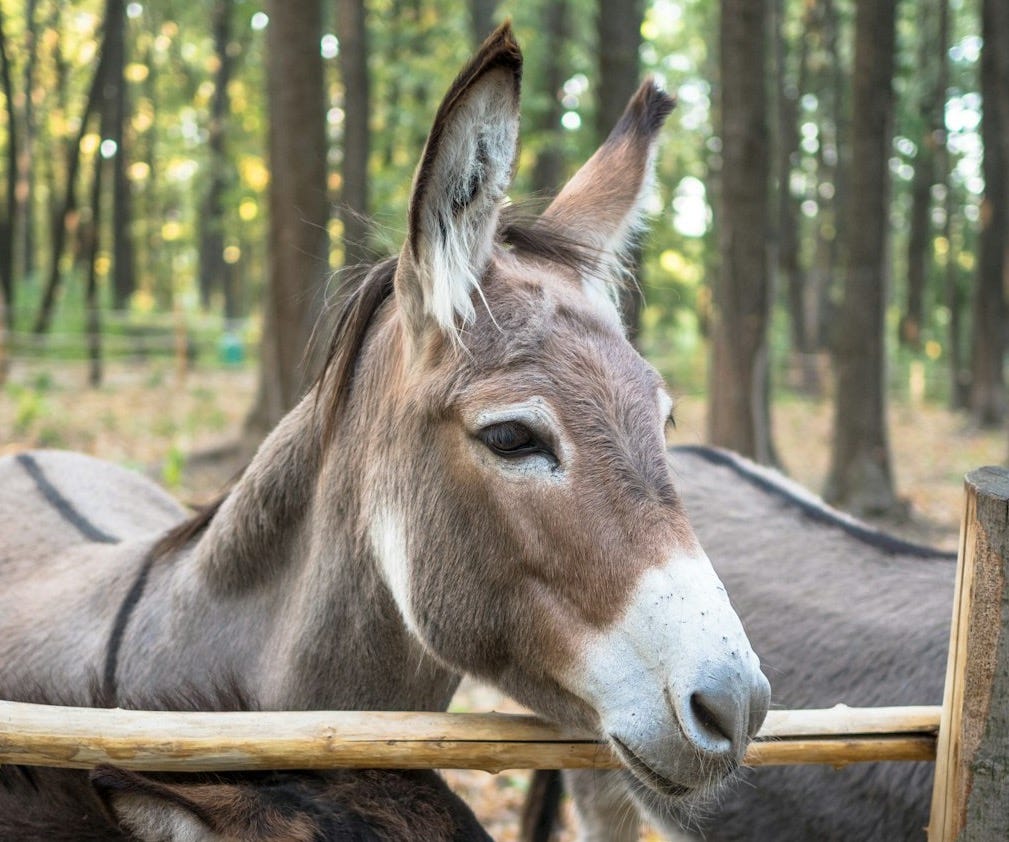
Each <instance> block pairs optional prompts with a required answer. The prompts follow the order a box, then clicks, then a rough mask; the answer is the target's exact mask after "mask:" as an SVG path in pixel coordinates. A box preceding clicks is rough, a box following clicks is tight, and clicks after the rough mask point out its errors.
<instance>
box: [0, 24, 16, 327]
mask: <svg viewBox="0 0 1009 842" xmlns="http://www.w3.org/2000/svg"><path fill="white" fill-rule="evenodd" d="M3 23H4V21H3V14H2V12H0V84H2V87H3V93H4V99H5V100H6V111H7V191H6V193H7V201H6V205H5V209H4V213H3V218H0V286H2V287H3V290H2V292H0V294H2V295H3V297H4V299H5V301H6V306H5V313H4V316H5V318H6V320H7V326H8V327H13V324H14V306H13V305H14V225H15V222H16V220H17V217H18V212H17V169H18V141H17V139H18V132H17V124H16V120H15V116H14V115H15V109H14V85H13V84H12V82H11V67H10V57H9V54H8V51H7V38H6V36H5V34H4V27H3Z"/></svg>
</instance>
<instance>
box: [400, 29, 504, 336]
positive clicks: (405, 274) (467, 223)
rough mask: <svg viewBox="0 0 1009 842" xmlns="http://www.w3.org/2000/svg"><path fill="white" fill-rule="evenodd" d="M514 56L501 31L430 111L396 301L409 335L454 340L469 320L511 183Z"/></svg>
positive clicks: (417, 173)
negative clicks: (438, 333) (431, 332)
mask: <svg viewBox="0 0 1009 842" xmlns="http://www.w3.org/2000/svg"><path fill="white" fill-rule="evenodd" d="M521 76H522V53H521V51H520V50H519V47H518V44H516V43H515V39H514V36H513V35H512V31H511V26H510V24H508V23H504V24H502V25H501V26H500V27H499V28H498V29H497V31H495V32H494V33H493V34H492V35H491V36H490V37H489V38H488V39H487V40H486V41H485V42H484V44H483V46H482V47H481V48H480V50H479V51H478V52H477V54H476V56H474V57H473V59H472V60H471V61H470V63H469V64H468V65H467V66H466V67H465V68H464V69H463V71H462V72H461V73H460V74H459V76H458V78H457V79H456V80H455V82H454V83H453V84H452V87H451V88H449V91H448V93H447V94H446V95H445V99H444V100H443V101H442V103H441V106H440V107H439V108H438V113H437V115H436V116H435V120H434V125H433V126H432V128H431V133H430V135H429V136H428V139H427V144H426V145H425V147H424V154H423V156H422V158H421V161H420V165H419V166H418V168H417V172H416V175H415V176H414V180H413V194H412V196H411V198H410V211H409V220H408V223H409V224H408V233H407V241H406V244H405V245H404V246H403V251H402V253H401V255H400V261H399V268H398V270H397V275H396V296H397V299H398V300H399V303H400V307H401V309H402V311H403V313H404V316H405V318H406V322H407V327H408V330H409V331H410V332H411V333H412V334H413V335H414V336H415V337H417V336H420V335H421V333H422V331H424V330H425V329H426V327H427V326H428V325H429V324H431V323H433V324H434V325H436V326H437V327H438V328H440V329H441V330H443V331H445V332H447V333H449V334H450V335H453V336H454V335H455V331H456V326H457V323H458V322H459V321H461V323H462V324H466V323H468V322H470V321H472V320H473V318H474V317H475V315H476V314H475V310H474V307H473V302H472V298H471V296H472V293H473V291H474V290H475V289H476V288H477V286H478V284H479V280H480V276H481V275H482V274H483V272H484V270H485V269H486V267H487V263H488V261H489V259H490V254H491V249H492V246H493V242H494V232H495V229H496V227H497V217H498V210H499V208H500V205H501V201H502V199H503V198H504V196H505V192H506V191H507V189H508V186H509V184H510V183H511V178H512V171H513V169H514V164H515V157H516V145H517V140H518V125H519V87H520V81H521Z"/></svg>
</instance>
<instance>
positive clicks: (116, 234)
mask: <svg viewBox="0 0 1009 842" xmlns="http://www.w3.org/2000/svg"><path fill="white" fill-rule="evenodd" d="M107 9H108V11H107V13H106V14H107V17H106V20H105V47H104V49H106V50H108V51H109V52H110V55H109V59H108V62H109V63H108V68H107V72H108V77H107V78H106V82H105V92H104V95H105V111H106V112H107V113H108V114H109V119H108V122H107V130H106V131H103V132H102V136H103V137H105V138H108V139H110V140H111V141H112V142H113V143H115V154H114V155H113V156H112V159H111V164H112V255H113V262H112V266H113V276H112V305H113V307H115V309H117V310H124V309H126V307H128V306H129V302H130V297H131V296H132V295H133V292H134V290H135V289H136V275H135V273H134V264H133V213H132V195H131V193H130V182H129V179H128V178H127V177H126V164H127V158H128V156H127V154H126V142H125V141H126V131H125V130H126V123H127V120H128V119H129V109H128V107H127V102H126V80H125V78H124V77H123V73H124V71H125V69H126V32H125V29H126V15H125V8H124V2H123V0H115V2H110V3H109V4H108V7H107Z"/></svg>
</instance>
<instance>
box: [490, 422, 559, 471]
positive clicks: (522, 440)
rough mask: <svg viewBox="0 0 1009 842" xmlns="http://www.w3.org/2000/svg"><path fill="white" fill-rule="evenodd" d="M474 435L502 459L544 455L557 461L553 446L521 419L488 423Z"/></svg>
mask: <svg viewBox="0 0 1009 842" xmlns="http://www.w3.org/2000/svg"><path fill="white" fill-rule="evenodd" d="M476 437H477V438H478V439H479V440H480V441H481V442H482V443H483V444H484V445H485V446H486V447H487V449H488V450H490V451H491V452H492V453H494V454H495V455H497V456H500V457H501V458H503V459H521V458H525V457H528V456H546V457H548V458H549V459H551V460H552V461H553V462H554V463H556V462H557V461H558V460H557V454H556V453H555V452H554V449H553V447H552V446H551V445H550V444H549V443H548V442H546V441H545V440H544V438H543V437H542V436H540V435H538V434H537V433H536V431H535V430H532V429H531V428H529V427H528V426H526V425H525V424H523V423H522V422H521V421H499V422H497V423H495V424H488V425H487V426H486V427H484V428H483V429H481V430H479V431H478V432H477V434H476Z"/></svg>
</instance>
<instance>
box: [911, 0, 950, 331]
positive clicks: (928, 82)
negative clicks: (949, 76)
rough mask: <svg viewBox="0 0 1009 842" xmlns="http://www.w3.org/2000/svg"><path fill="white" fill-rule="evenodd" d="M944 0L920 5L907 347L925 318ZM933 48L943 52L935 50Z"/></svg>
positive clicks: (942, 99) (942, 92)
mask: <svg viewBox="0 0 1009 842" xmlns="http://www.w3.org/2000/svg"><path fill="white" fill-rule="evenodd" d="M947 2H948V0H929V2H923V3H921V4H920V7H919V18H920V20H921V28H920V30H919V42H918V66H917V71H916V77H917V83H918V89H917V93H918V107H917V112H918V113H917V120H916V122H917V124H918V127H919V129H920V134H919V140H918V150H917V154H916V155H915V160H914V178H913V180H912V182H911V214H910V220H909V223H910V224H909V231H908V240H907V297H906V302H905V305H904V314H903V317H902V318H901V323H900V340H901V342H902V343H904V344H905V345H907V346H909V347H911V348H915V349H917V348H919V347H920V346H921V331H922V326H923V323H924V321H925V289H926V284H927V280H928V274H929V267H930V265H931V255H932V248H931V245H932V213H931V211H932V185H933V184H934V183H935V176H936V151H937V147H938V144H939V143H940V142H941V139H942V138H941V135H942V132H943V124H944V117H945V114H944V106H945V104H946V87H945V82H944V81H943V77H944V72H943V70H942V68H943V66H944V65H945V55H944V53H945V45H944V42H943V43H939V41H940V39H939V35H940V33H939V29H940V28H941V27H940V21H939V17H940V15H941V14H942V13H943V11H942V9H941V8H939V7H945V6H946V5H947ZM937 49H938V50H941V51H942V52H938V53H937Z"/></svg>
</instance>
